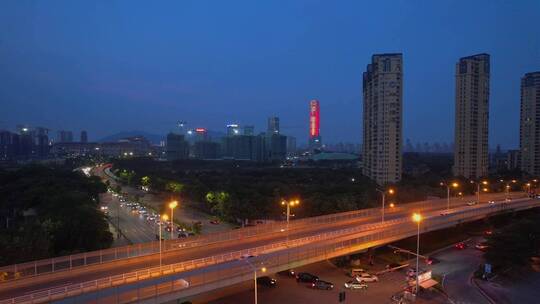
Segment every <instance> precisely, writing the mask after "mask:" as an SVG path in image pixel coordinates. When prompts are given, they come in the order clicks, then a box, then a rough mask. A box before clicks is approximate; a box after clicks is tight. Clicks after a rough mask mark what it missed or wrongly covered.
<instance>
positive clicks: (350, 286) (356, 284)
mask: <svg viewBox="0 0 540 304" xmlns="http://www.w3.org/2000/svg"><path fill="white" fill-rule="evenodd" d="M345 288H348V289H353V290H354V289H367V288H368V285H367V284H366V283H359V282H357V281H354V280H353V281H348V282H347V283H345Z"/></svg>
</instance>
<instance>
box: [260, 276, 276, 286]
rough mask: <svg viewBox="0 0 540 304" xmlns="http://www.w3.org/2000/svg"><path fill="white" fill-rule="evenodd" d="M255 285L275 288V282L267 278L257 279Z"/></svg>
mask: <svg viewBox="0 0 540 304" xmlns="http://www.w3.org/2000/svg"><path fill="white" fill-rule="evenodd" d="M257 284H259V285H263V286H267V287H276V286H277V281H276V280H275V279H272V278H271V277H269V276H264V277H260V278H257Z"/></svg>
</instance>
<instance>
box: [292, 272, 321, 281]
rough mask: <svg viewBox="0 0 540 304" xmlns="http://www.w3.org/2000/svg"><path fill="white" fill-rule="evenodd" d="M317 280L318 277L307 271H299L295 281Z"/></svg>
mask: <svg viewBox="0 0 540 304" xmlns="http://www.w3.org/2000/svg"><path fill="white" fill-rule="evenodd" d="M318 280H319V277H318V276H316V275H312V274H311V273H307V272H300V273H299V274H297V275H296V281H297V282H304V283H314V282H317V281H318Z"/></svg>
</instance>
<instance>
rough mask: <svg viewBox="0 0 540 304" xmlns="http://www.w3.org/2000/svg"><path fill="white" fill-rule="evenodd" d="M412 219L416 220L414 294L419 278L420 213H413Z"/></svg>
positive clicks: (416, 291)
mask: <svg viewBox="0 0 540 304" xmlns="http://www.w3.org/2000/svg"><path fill="white" fill-rule="evenodd" d="M412 218H413V221H414V222H416V225H417V233H416V289H415V294H418V290H419V289H420V285H419V283H420V279H419V277H418V276H419V274H420V273H419V271H420V268H419V256H420V222H421V221H422V215H420V214H419V213H414V214H413V216H412Z"/></svg>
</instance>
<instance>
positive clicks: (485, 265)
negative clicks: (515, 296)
mask: <svg viewBox="0 0 540 304" xmlns="http://www.w3.org/2000/svg"><path fill="white" fill-rule="evenodd" d="M484 272H485V273H491V264H488V263H485V264H484Z"/></svg>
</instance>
